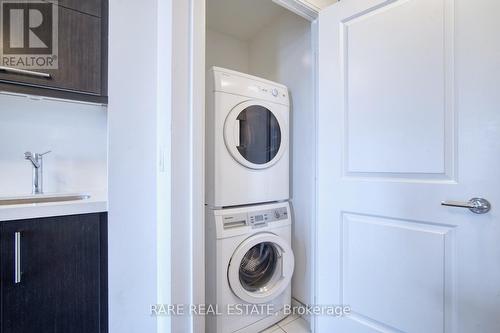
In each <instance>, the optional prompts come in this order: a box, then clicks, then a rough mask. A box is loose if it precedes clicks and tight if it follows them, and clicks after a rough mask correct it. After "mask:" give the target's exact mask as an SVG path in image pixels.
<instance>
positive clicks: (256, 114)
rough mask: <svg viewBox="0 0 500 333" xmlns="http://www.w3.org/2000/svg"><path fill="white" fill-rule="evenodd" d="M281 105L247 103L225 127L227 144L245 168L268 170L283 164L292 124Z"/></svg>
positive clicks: (229, 116)
mask: <svg viewBox="0 0 500 333" xmlns="http://www.w3.org/2000/svg"><path fill="white" fill-rule="evenodd" d="M277 108H278V106H272V105H270V104H268V103H265V102H263V101H246V102H243V103H241V104H238V105H237V106H236V107H234V108H233V109H232V110H231V112H230V113H229V115H228V116H227V118H226V122H225V124H224V141H225V143H226V147H227V149H228V150H229V152H230V153H231V155H232V156H233V158H234V159H235V160H236V161H238V162H239V163H240V164H242V165H243V166H245V167H248V168H251V169H265V168H269V167H270V166H272V165H273V164H275V163H276V162H278V161H279V159H280V158H281V156H282V155H283V153H284V152H285V149H286V148H287V147H286V146H287V142H288V128H287V126H288V125H287V124H288V121H287V119H285V115H284V114H283V112H282V111H281V112H278V111H275V110H273V109H277Z"/></svg>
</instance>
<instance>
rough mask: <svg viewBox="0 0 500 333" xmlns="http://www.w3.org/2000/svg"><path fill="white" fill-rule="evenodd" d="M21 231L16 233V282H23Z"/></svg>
mask: <svg viewBox="0 0 500 333" xmlns="http://www.w3.org/2000/svg"><path fill="white" fill-rule="evenodd" d="M21 274H22V273H21V233H20V232H16V233H14V283H15V284H17V283H21Z"/></svg>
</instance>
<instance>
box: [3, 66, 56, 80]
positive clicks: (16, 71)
mask: <svg viewBox="0 0 500 333" xmlns="http://www.w3.org/2000/svg"><path fill="white" fill-rule="evenodd" d="M0 71H4V72H7V73H11V74H19V75H29V76H34V77H39V78H44V79H51V78H52V76H51V75H50V74H48V73H41V72H35V71H28V70H25V69H19V68H13V67H7V66H0Z"/></svg>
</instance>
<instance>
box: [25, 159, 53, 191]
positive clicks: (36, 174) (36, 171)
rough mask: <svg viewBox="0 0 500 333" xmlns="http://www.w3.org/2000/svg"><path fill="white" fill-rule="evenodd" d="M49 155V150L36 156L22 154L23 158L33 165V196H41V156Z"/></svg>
mask: <svg viewBox="0 0 500 333" xmlns="http://www.w3.org/2000/svg"><path fill="white" fill-rule="evenodd" d="M48 153H50V150H49V151H47V152H45V153H42V154H38V153H35V154H33V153H32V152H30V151H27V152H25V153H24V158H25V159H27V160H28V161H30V162H31V164H32V165H33V177H32V178H33V183H32V193H33V194H43V159H42V157H43V155H45V154H48Z"/></svg>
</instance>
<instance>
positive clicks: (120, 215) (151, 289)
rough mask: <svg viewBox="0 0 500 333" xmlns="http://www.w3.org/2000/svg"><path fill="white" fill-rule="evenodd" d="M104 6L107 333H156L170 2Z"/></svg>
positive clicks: (164, 232) (164, 273)
mask: <svg viewBox="0 0 500 333" xmlns="http://www.w3.org/2000/svg"><path fill="white" fill-rule="evenodd" d="M109 5H110V21H109V59H110V62H109V106H108V115H109V117H108V118H109V119H108V122H109V219H108V234H109V235H108V240H109V245H108V246H109V327H110V332H111V333H128V332H130V333H132V332H134V333H135V332H148V333H149V332H157V331H158V330H159V327H161V325H160V323H159V321H158V320H157V318H155V317H153V316H151V315H150V307H151V305H152V304H156V303H157V302H158V301H161V302H165V303H169V293H170V257H169V253H168V249H169V247H170V234H169V228H170V225H169V220H170V219H169V214H170V212H169V210H170V196H169V193H170V188H169V182H168V179H169V174H168V172H169V167H168V166H169V164H170V157H169V142H168V137H169V136H170V132H169V131H170V123H169V119H170V101H169V98H170V80H171V77H170V68H171V67H170V64H171V63H170V52H171V47H169V41H170V38H171V30H170V29H171V10H172V2H171V1H163V0H162V1H160V0H144V1H123V0H110V2H109ZM165 44H166V45H165ZM167 325H168V323H167Z"/></svg>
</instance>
